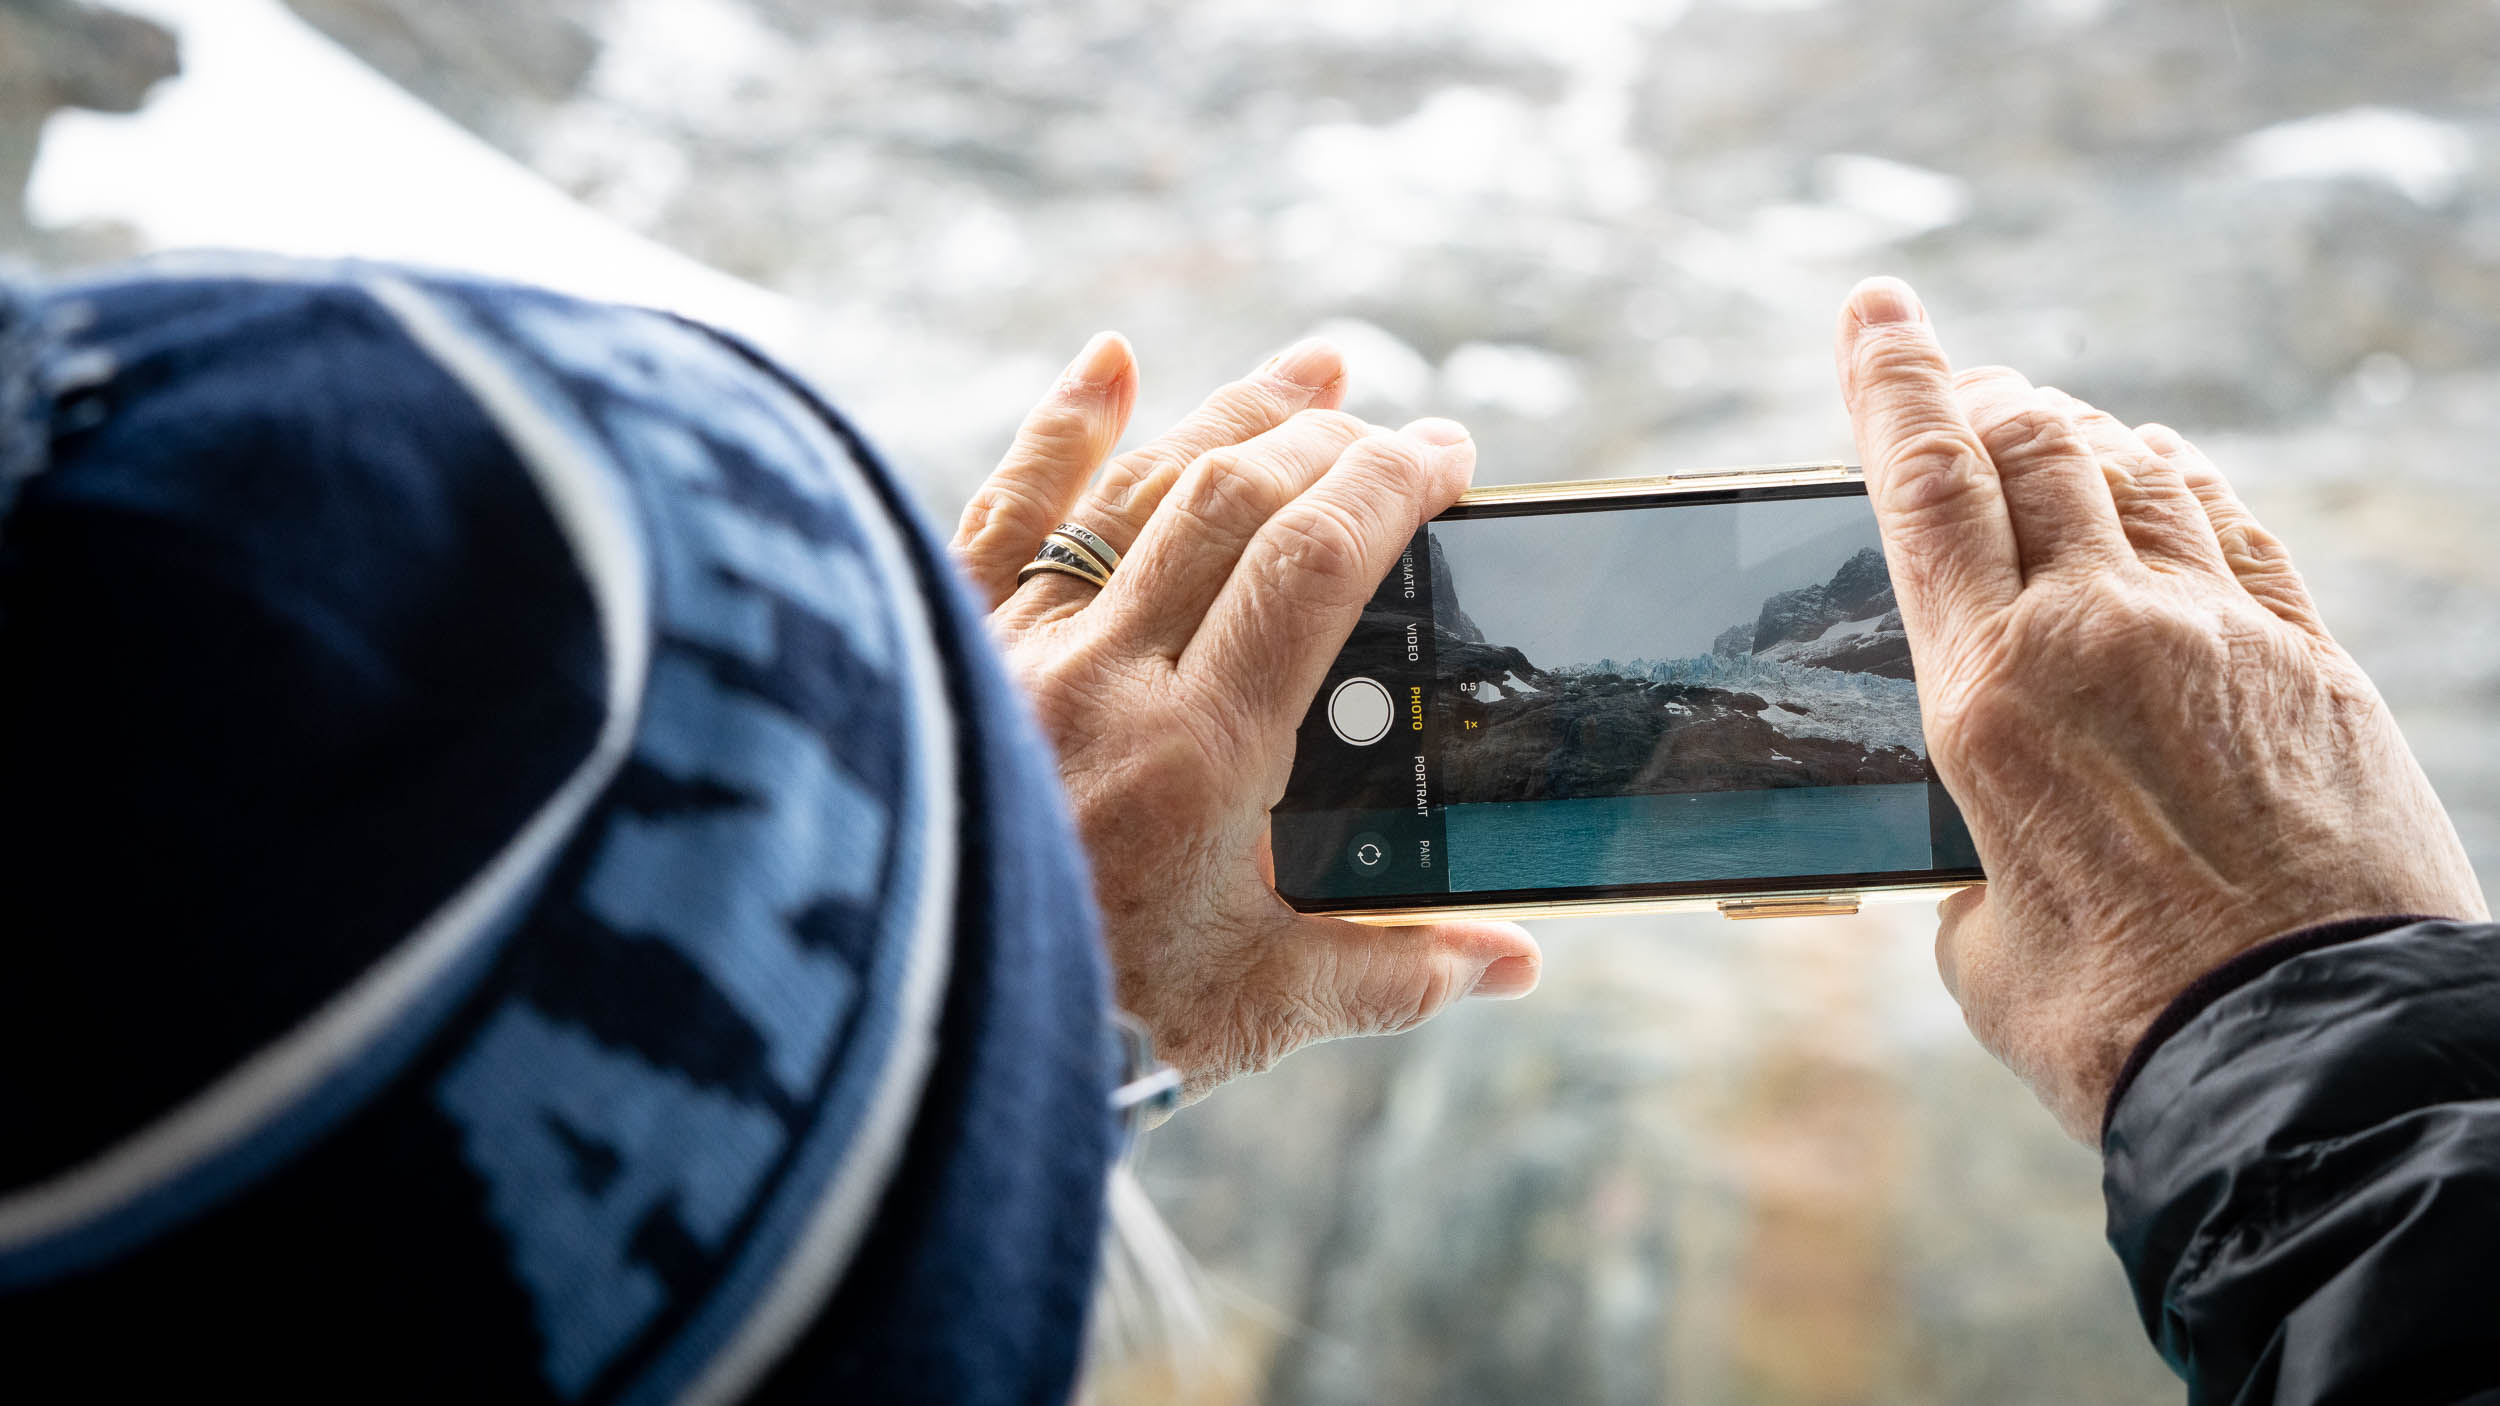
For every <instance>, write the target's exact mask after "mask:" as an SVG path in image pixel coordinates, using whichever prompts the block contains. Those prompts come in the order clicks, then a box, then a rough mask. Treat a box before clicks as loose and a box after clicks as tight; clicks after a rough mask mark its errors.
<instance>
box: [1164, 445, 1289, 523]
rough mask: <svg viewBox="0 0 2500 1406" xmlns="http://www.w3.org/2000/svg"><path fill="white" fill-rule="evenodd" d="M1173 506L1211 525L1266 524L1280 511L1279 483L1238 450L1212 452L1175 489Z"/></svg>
mask: <svg viewBox="0 0 2500 1406" xmlns="http://www.w3.org/2000/svg"><path fill="white" fill-rule="evenodd" d="M1172 497H1173V506H1174V507H1175V508H1177V509H1178V510H1179V511H1180V512H1182V513H1184V514H1186V515H1188V516H1189V517H1192V518H1195V519H1197V520H1198V521H1200V522H1207V523H1236V522H1263V521H1265V520H1266V519H1267V518H1268V517H1269V516H1270V515H1272V514H1273V513H1274V512H1275V510H1276V503H1277V493H1276V484H1275V479H1274V477H1273V476H1272V475H1270V474H1269V473H1268V472H1267V471H1266V469H1265V468H1264V467H1263V466H1262V465H1260V464H1259V463H1258V462H1257V461H1256V460H1254V459H1253V458H1251V456H1249V455H1246V454H1244V453H1242V452H1241V451H1239V450H1237V449H1229V448H1227V449H1210V450H1208V451H1207V452H1206V453H1204V454H1201V455H1199V456H1198V457H1197V459H1196V460H1194V461H1192V462H1191V464H1190V466H1189V468H1188V470H1187V471H1186V472H1184V473H1183V474H1182V475H1181V481H1180V483H1179V485H1178V486H1177V487H1176V488H1174V489H1173V494H1172Z"/></svg>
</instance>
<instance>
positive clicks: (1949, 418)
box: [1839, 278, 2022, 648]
mask: <svg viewBox="0 0 2500 1406" xmlns="http://www.w3.org/2000/svg"><path fill="white" fill-rule="evenodd" d="M1839 357H1840V383H1841V395H1842V398H1843V399H1844V400H1846V401H1847V402H1848V406H1849V420H1850V425H1851V427H1852V429H1854V431H1855V432H1856V435H1857V442H1858V457H1859V459H1860V461H1861V462H1862V463H1864V464H1865V466H1866V491H1867V497H1868V498H1869V499H1870V500H1871V501H1872V502H1873V503H1874V505H1875V520H1876V522H1877V524H1878V525H1879V526H1880V527H1881V528H1882V530H1883V535H1884V557H1885V560H1886V562H1887V563H1888V564H1889V566H1890V567H1891V570H1892V582H1893V589H1894V590H1895V591H1896V592H1897V593H1898V594H1899V596H1900V600H1901V614H1902V617H1903V618H1904V619H1905V620H1907V621H1908V622H1909V626H1910V638H1911V639H1913V640H1927V639H1933V640H1936V641H1938V642H1939V643H1941V644H1944V645H1945V646H1946V647H1948V648H1951V647H1953V642H1954V641H1956V640H1958V639H1961V638H1964V637H1966V636H1967V635H1969V634H1970V633H1971V632H1972V631H1974V630H1976V629H1978V628H1979V627H1980V624H1981V622H1983V621H1984V620H1986V619H1988V618H1990V617H1992V616H1994V615H1995V613H1996V612H1998V611H1999V610H2001V609H2003V608H2004V607H2005V606H2007V605H2008V604H2010V603H2012V601H2013V599H2014V597H2015V596H2016V595H2018V594H2020V593H2021V590H2022V570H2021V566H2020V558H2019V556H2018V555H2017V553H2016V550H2015V545H2014V529H2013V524H2012V522H2011V521H2010V520H2009V519H2008V517H2007V515H2006V505H2005V496H2004V492H2003V490H2002V487H2001V486H2000V485H1999V484H1998V482H1997V475H1996V468H1995V466H1994V465H1993V464H1991V463H1990V462H1989V460H1988V455H1987V451H1986V450H1985V449H1984V448H1982V447H1981V445H1980V443H1979V435H1978V433H1977V432H1976V431H1974V430H1973V429H1972V428H1971V426H1970V422H1969V421H1968V420H1966V419H1964V418H1963V416H1962V408H1961V404H1960V402H1959V401H1957V400H1956V399H1955V398H1954V395H1953V380H1952V371H1951V368H1950V365H1949V363H1947V362H1946V360H1945V355H1944V348H1943V347H1942V346H1940V345H1938V344H1937V342H1936V337H1935V333H1934V330H1933V329H1932V328H1930V327H1929V326H1928V323H1927V314H1926V312H1925V310H1924V309H1922V308H1921V307H1920V306H1919V302H1918V295H1917V294H1915V293H1912V292H1911V291H1910V288H1909V285H1907V284H1905V283H1903V282H1901V281H1900V280H1899V279H1889V278H1877V279H1869V280H1867V281H1866V282H1864V283H1861V284H1859V285H1858V287H1857V290H1856V291H1855V292H1853V293H1851V294H1850V295H1849V301H1848V304H1847V306H1846V307H1845V308H1844V309H1843V310H1842V312H1841V318H1840V350H1839Z"/></svg>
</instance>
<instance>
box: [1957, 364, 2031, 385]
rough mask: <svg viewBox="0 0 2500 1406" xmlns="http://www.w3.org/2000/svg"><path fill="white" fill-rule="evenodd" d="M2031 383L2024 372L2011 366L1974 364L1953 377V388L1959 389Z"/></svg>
mask: <svg viewBox="0 0 2500 1406" xmlns="http://www.w3.org/2000/svg"><path fill="white" fill-rule="evenodd" d="M2030 384H2031V382H2030V381H2029V380H2027V379H2025V378H2024V376H2023V373H2021V372H2020V371H2017V370H2015V369H2014V368H2013V367H2011V366H1974V367H1972V368H1971V369H1969V370H1968V371H1963V372H1959V373H1957V374H1956V375H1955V376H1954V378H1953V388H1954V389H1955V390H1959V391H1968V390H1976V389H1978V388H1980V387H1982V386H1997V385H2020V386H2029V385H2030Z"/></svg>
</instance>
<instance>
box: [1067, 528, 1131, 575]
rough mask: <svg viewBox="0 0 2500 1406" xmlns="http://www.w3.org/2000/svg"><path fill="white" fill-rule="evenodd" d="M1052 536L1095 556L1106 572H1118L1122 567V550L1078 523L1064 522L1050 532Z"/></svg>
mask: <svg viewBox="0 0 2500 1406" xmlns="http://www.w3.org/2000/svg"><path fill="white" fill-rule="evenodd" d="M1050 535H1051V536H1053V537H1057V538H1060V539H1062V540H1064V541H1067V542H1071V543H1074V544H1075V545H1076V546H1077V547H1079V548H1080V549H1082V550H1084V551H1087V552H1090V553H1092V554H1093V557H1094V560H1096V561H1098V562H1101V563H1102V569H1103V570H1104V571H1105V572H1111V571H1116V570H1118V569H1119V565H1120V549H1119V548H1117V547H1114V546H1112V545H1111V544H1110V543H1109V542H1106V541H1104V540H1102V536H1101V534H1099V533H1097V532H1095V531H1094V529H1092V528H1090V527H1087V526H1085V525H1084V524H1083V523H1078V522H1063V523H1061V524H1059V525H1058V526H1057V527H1054V528H1052V529H1051V530H1050Z"/></svg>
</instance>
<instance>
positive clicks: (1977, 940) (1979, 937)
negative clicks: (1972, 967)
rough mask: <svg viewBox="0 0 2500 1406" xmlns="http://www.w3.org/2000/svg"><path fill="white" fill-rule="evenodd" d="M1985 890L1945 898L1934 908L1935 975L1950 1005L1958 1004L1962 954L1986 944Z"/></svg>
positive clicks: (1964, 891)
mask: <svg viewBox="0 0 2500 1406" xmlns="http://www.w3.org/2000/svg"><path fill="white" fill-rule="evenodd" d="M1987 905H1988V890H1987V889H1986V888H1985V887H1984V886H1980V885H1976V884H1974V885H1973V886H1971V887H1969V888H1966V889H1959V890H1956V891H1955V892H1953V893H1950V894H1947V895H1946V896H1945V900H1944V901H1943V902H1942V903H1939V904H1937V905H1936V975H1937V976H1939V977H1941V978H1943V979H1944V991H1945V994H1946V995H1948V996H1951V997H1952V998H1953V1001H1954V1004H1956V1005H1959V1004H1961V1000H1962V960H1963V954H1964V953H1966V952H1968V951H1970V950H1972V949H1973V948H1974V947H1984V946H1985V945H1986V944H1987V937H1986V933H1987V932H1988V931H1990V930H1991V929H1990V928H1989V918H1988V908H1987Z"/></svg>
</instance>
